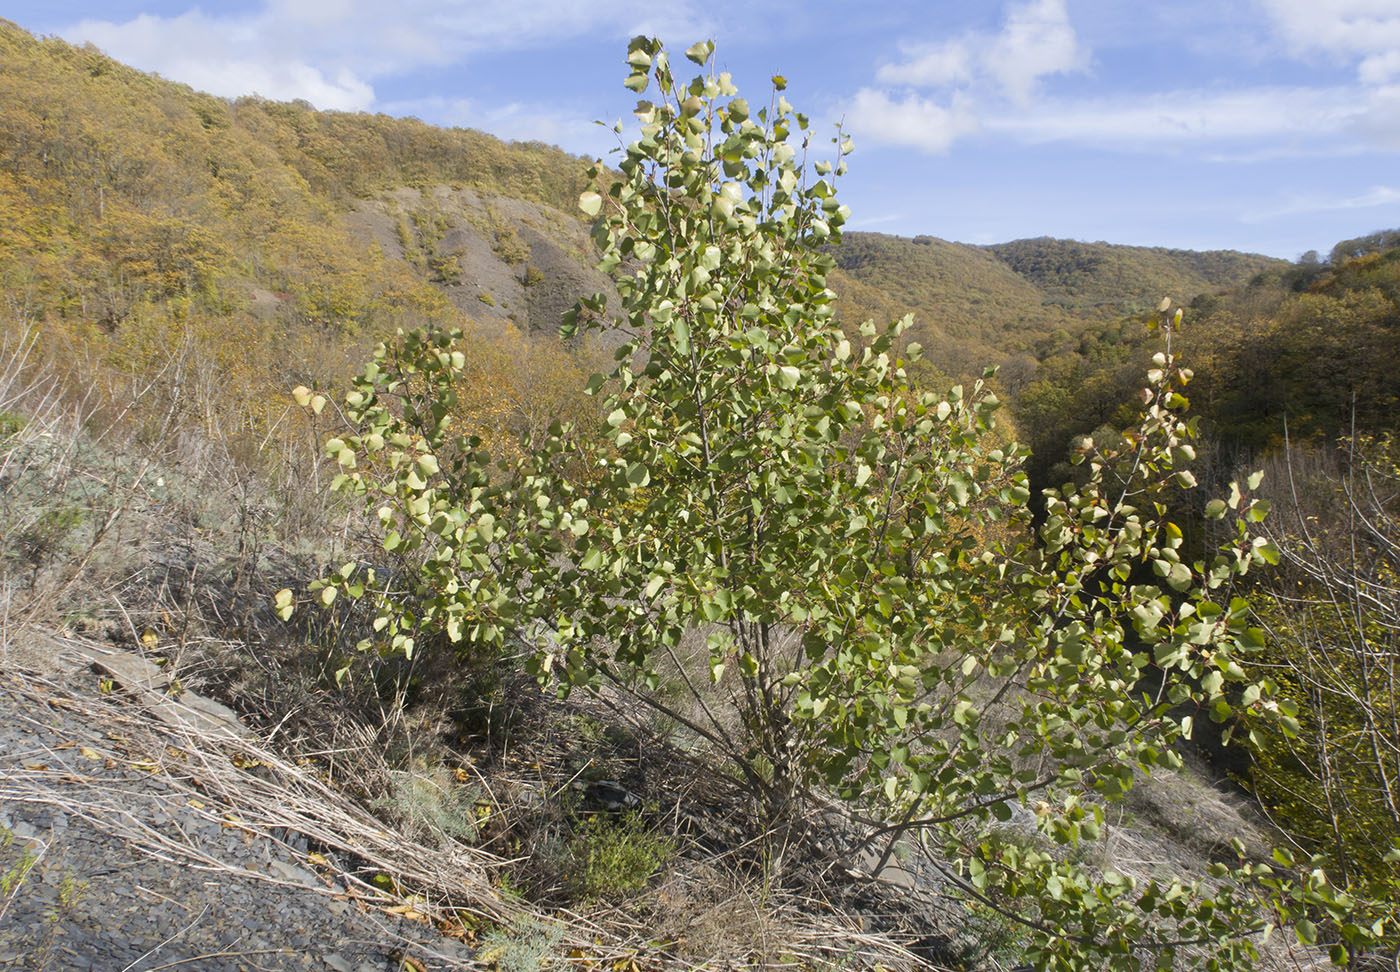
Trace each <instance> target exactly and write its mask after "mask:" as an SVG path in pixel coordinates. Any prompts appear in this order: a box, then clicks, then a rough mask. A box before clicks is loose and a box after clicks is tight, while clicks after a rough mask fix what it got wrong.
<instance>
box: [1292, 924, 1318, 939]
mask: <svg viewBox="0 0 1400 972" xmlns="http://www.w3.org/2000/svg"><path fill="white" fill-rule="evenodd" d="M1293 931H1294V933H1296V934H1297V936H1298V941H1300V942H1302V943H1303V944H1304V945H1316V944H1317V926H1316V925H1314V924H1313V923H1312V922H1311V921H1308V919H1306V918H1299V919H1298V923H1297V924H1296V925H1294V926H1293Z"/></svg>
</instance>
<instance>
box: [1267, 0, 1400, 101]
mask: <svg viewBox="0 0 1400 972" xmlns="http://www.w3.org/2000/svg"><path fill="white" fill-rule="evenodd" d="M1260 2H1261V3H1262V5H1263V7H1264V10H1265V11H1266V13H1267V14H1268V15H1269V17H1270V19H1271V20H1272V21H1273V23H1274V27H1275V29H1276V30H1277V32H1278V33H1279V35H1280V36H1281V38H1282V39H1283V41H1284V43H1285V45H1286V46H1287V47H1288V49H1289V51H1290V52H1291V53H1293V54H1311V53H1315V52H1322V53H1326V54H1330V55H1332V56H1333V57H1336V58H1339V59H1341V60H1343V61H1359V62H1360V63H1359V65H1358V73H1359V75H1360V77H1361V80H1362V81H1363V82H1365V83H1368V84H1374V83H1379V82H1381V81H1384V80H1386V79H1388V78H1389V77H1391V76H1393V75H1394V74H1395V73H1396V72H1397V70H1400V63H1397V60H1398V59H1397V51H1400V0H1326V2H1319V0H1260Z"/></svg>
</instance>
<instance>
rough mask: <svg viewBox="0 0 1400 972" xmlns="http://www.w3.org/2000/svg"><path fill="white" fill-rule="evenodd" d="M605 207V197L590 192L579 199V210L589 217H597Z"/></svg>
mask: <svg viewBox="0 0 1400 972" xmlns="http://www.w3.org/2000/svg"><path fill="white" fill-rule="evenodd" d="M602 207H603V197H602V196H600V195H598V194H597V193H596V192H594V191H593V190H591V189H590V190H589V191H587V192H585V193H583V194H582V195H580V196H579V197H578V208H579V209H582V210H583V212H584V214H585V215H587V216H597V215H598V211H599V210H600V209H602Z"/></svg>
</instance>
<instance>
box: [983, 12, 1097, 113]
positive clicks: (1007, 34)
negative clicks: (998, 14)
mask: <svg viewBox="0 0 1400 972" xmlns="http://www.w3.org/2000/svg"><path fill="white" fill-rule="evenodd" d="M983 64H984V66H985V67H986V69H987V70H988V71H989V72H990V73H991V75H992V76H993V77H994V78H996V79H997V80H998V81H999V82H1001V86H1002V88H1004V89H1005V91H1006V93H1007V94H1008V95H1010V96H1011V98H1012V99H1013V100H1015V101H1019V102H1025V101H1027V100H1029V98H1030V96H1031V95H1032V94H1033V93H1034V92H1035V89H1036V85H1037V84H1038V83H1039V81H1040V79H1041V78H1042V77H1046V76H1048V75H1052V74H1067V73H1071V72H1074V71H1083V70H1085V69H1086V68H1087V67H1088V65H1089V52H1088V51H1087V50H1086V49H1084V48H1083V47H1082V46H1081V45H1080V43H1079V39H1078V38H1077V37H1076V36H1075V33H1074V28H1073V27H1072V26H1070V22H1069V11H1067V10H1066V9H1065V4H1064V0H1032V2H1030V3H1027V4H1025V5H1023V6H1020V7H1016V8H1013V9H1012V11H1011V12H1010V14H1008V15H1007V18H1006V25H1005V26H1004V27H1003V28H1002V31H1001V33H1000V34H998V35H997V37H996V39H995V41H993V43H992V45H991V47H990V49H989V50H988V51H987V53H986V55H985V56H984V57H983Z"/></svg>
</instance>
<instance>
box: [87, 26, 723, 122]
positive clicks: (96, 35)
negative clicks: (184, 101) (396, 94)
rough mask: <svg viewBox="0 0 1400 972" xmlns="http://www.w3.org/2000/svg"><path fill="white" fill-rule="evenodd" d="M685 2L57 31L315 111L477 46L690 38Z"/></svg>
mask: <svg viewBox="0 0 1400 972" xmlns="http://www.w3.org/2000/svg"><path fill="white" fill-rule="evenodd" d="M695 2H696V0H672V2H669V3H661V4H657V3H654V2H653V0H608V2H604V0H531V2H521V0H398V2H396V3H392V4H386V3H381V2H378V0H264V3H263V5H262V6H261V7H259V8H257V9H254V10H250V11H244V12H240V13H237V14H228V15H210V14H206V13H203V12H202V11H200V10H199V9H198V8H196V9H193V10H191V11H189V12H187V13H183V14H180V15H178V16H172V17H162V16H153V15H150V14H142V15H140V16H138V17H136V18H134V19H132V20H128V21H124V22H121V23H115V22H112V21H105V20H95V19H89V20H84V21H82V22H80V23H78V24H76V25H74V26H72V27H70V28H67V29H64V30H61V31H60V33H61V34H62V35H63V36H64V37H66V38H67V39H69V40H71V41H74V42H77V43H82V42H84V41H91V42H92V43H94V44H96V45H97V46H98V47H100V48H102V49H103V50H104V51H106V52H107V53H108V54H110V55H112V56H113V57H115V58H117V59H118V60H120V61H124V62H126V63H128V64H132V65H134V66H136V67H139V68H141V69H143V70H147V71H156V72H158V73H160V74H161V75H163V76H165V77H167V78H170V79H171V80H174V81H182V82H184V83H186V84H190V85H192V86H194V87H197V88H201V89H203V90H207V91H211V92H213V93H215V94H219V95H223V96H226V97H230V96H236V95H241V94H251V93H254V92H256V93H258V94H261V95H263V96H265V97H268V98H275V99H279V100H281V99H292V98H305V99H306V100H307V101H310V102H311V103H312V104H315V105H316V106H317V107H320V108H340V109H350V110H359V109H365V108H369V107H371V106H373V105H374V103H375V98H374V89H373V84H374V82H375V81H376V80H378V79H381V78H384V77H388V76H392V75H395V74H398V73H403V72H407V71H411V70H414V69H418V68H422V67H424V66H441V65H446V64H455V63H459V62H461V61H463V60H467V59H469V58H470V57H471V56H472V55H473V54H476V53H480V52H483V51H490V52H501V51H512V50H522V49H526V48H529V47H531V46H534V45H539V44H545V43H558V42H561V41H567V40H570V39H572V38H582V37H585V36H587V37H597V36H606V37H624V36H627V35H629V34H632V33H641V32H648V33H651V32H657V33H659V32H663V31H664V32H665V33H667V34H669V35H671V36H700V35H701V34H702V33H704V31H705V29H706V28H707V26H708V21H707V19H706V18H707V17H708V16H709V15H708V14H704V13H699V12H697V10H698V8H697V7H696V6H695Z"/></svg>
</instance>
